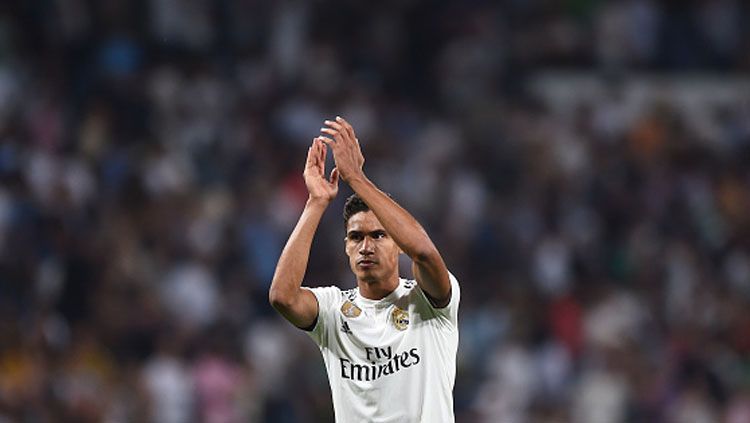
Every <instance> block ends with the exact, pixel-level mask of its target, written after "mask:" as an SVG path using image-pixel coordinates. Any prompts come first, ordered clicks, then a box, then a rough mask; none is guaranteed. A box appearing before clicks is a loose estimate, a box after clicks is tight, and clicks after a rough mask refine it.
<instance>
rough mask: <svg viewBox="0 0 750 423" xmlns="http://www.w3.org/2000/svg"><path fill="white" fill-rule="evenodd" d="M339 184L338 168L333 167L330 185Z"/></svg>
mask: <svg viewBox="0 0 750 423" xmlns="http://www.w3.org/2000/svg"><path fill="white" fill-rule="evenodd" d="M338 184H339V170H338V168H335V167H334V168H333V170H332V171H331V185H333V186H338Z"/></svg>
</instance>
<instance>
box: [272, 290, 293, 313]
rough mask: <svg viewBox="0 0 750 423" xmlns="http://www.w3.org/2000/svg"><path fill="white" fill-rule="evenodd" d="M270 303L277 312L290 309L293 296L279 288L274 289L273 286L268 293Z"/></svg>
mask: <svg viewBox="0 0 750 423" xmlns="http://www.w3.org/2000/svg"><path fill="white" fill-rule="evenodd" d="M268 302H269V303H270V304H271V306H272V307H273V308H275V309H276V310H284V309H288V308H289V306H290V304H291V296H290V295H288V294H286V293H284V292H283V291H282V290H279V289H278V288H274V287H273V284H272V285H271V289H270V290H269V291H268Z"/></svg>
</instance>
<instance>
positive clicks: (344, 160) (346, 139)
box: [320, 117, 451, 307]
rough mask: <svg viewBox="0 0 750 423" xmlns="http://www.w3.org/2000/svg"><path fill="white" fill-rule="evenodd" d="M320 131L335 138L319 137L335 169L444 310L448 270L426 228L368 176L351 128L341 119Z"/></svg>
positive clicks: (433, 300)
mask: <svg viewBox="0 0 750 423" xmlns="http://www.w3.org/2000/svg"><path fill="white" fill-rule="evenodd" d="M325 124H326V126H327V127H326V128H322V129H321V132H323V133H325V134H327V135H329V136H331V137H332V138H333V139H329V138H325V137H320V139H321V140H322V141H324V142H326V143H327V144H328V145H329V146H331V148H332V150H333V156H334V158H335V160H336V168H337V169H338V170H339V172H341V177H342V178H343V179H344V180H345V181H346V182H347V183H348V184H349V186H351V187H352V189H353V190H354V192H356V193H357V195H359V197H360V198H362V200H363V201H364V202H365V204H367V206H368V207H369V208H370V209H371V210H372V212H373V213H375V216H377V217H378V220H380V223H382V224H383V227H384V228H385V230H386V232H388V234H389V236H391V237H392V238H393V240H394V241H395V242H396V244H397V245H398V246H399V248H401V250H402V251H403V252H404V253H405V254H406V255H408V256H409V258H411V259H412V261H413V262H414V267H413V268H414V276H415V278H416V280H417V283H418V284H419V286H420V287H421V288H422V290H423V291H425V293H427V295H428V296H429V297H430V299H431V301H432V303H433V305H435V306H436V307H444V306H446V305H447V304H448V303H449V302H450V297H451V284H450V279H449V277H448V269H447V268H446V266H445V262H444V261H443V258H442V257H441V256H440V253H439V252H438V250H437V248H436V247H435V244H433V243H432V240H431V239H430V237H429V236H428V235H427V232H425V230H424V228H422V226H421V225H420V224H419V222H417V220H416V219H414V217H413V216H412V215H411V214H409V212H408V211H406V210H405V209H404V208H402V207H401V206H399V205H398V203H396V202H395V201H393V199H391V198H390V197H388V196H387V195H386V194H385V193H383V192H382V191H381V190H380V189H378V188H377V187H376V186H375V184H374V183H372V182H371V181H370V180H369V179H367V177H366V176H365V174H364V172H363V170H362V165H363V164H364V157H363V156H362V151H361V149H360V146H359V141H358V140H357V137H356V136H355V134H354V129H353V128H352V126H351V125H350V124H349V123H348V122H347V121H346V120H344V119H342V118H338V117H337V118H336V121H335V122H334V121H325Z"/></svg>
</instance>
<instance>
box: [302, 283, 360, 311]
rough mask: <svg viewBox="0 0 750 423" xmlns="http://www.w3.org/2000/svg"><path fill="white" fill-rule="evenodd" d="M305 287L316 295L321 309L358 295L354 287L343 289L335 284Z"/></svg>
mask: <svg viewBox="0 0 750 423" xmlns="http://www.w3.org/2000/svg"><path fill="white" fill-rule="evenodd" d="M303 288H304V289H307V290H309V291H310V292H312V293H313V295H315V298H316V299H317V300H318V307H319V308H320V309H321V310H326V309H328V308H331V307H335V306H336V305H337V304H339V303H340V302H342V301H344V300H347V299H349V298H353V296H354V295H356V290H354V289H346V290H342V289H341V288H339V287H338V286H335V285H331V286H319V287H314V288H311V287H307V286H305V287H303Z"/></svg>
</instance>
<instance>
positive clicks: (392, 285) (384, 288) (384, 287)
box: [357, 274, 398, 300]
mask: <svg viewBox="0 0 750 423" xmlns="http://www.w3.org/2000/svg"><path fill="white" fill-rule="evenodd" d="M357 286H358V287H359V293H360V295H362V296H363V297H365V298H367V299H368V300H382V299H383V298H385V297H387V296H388V294H390V293H391V292H393V290H395V289H396V288H397V287H398V275H397V274H395V275H393V276H392V277H390V278H388V279H381V280H376V281H363V280H357Z"/></svg>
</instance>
